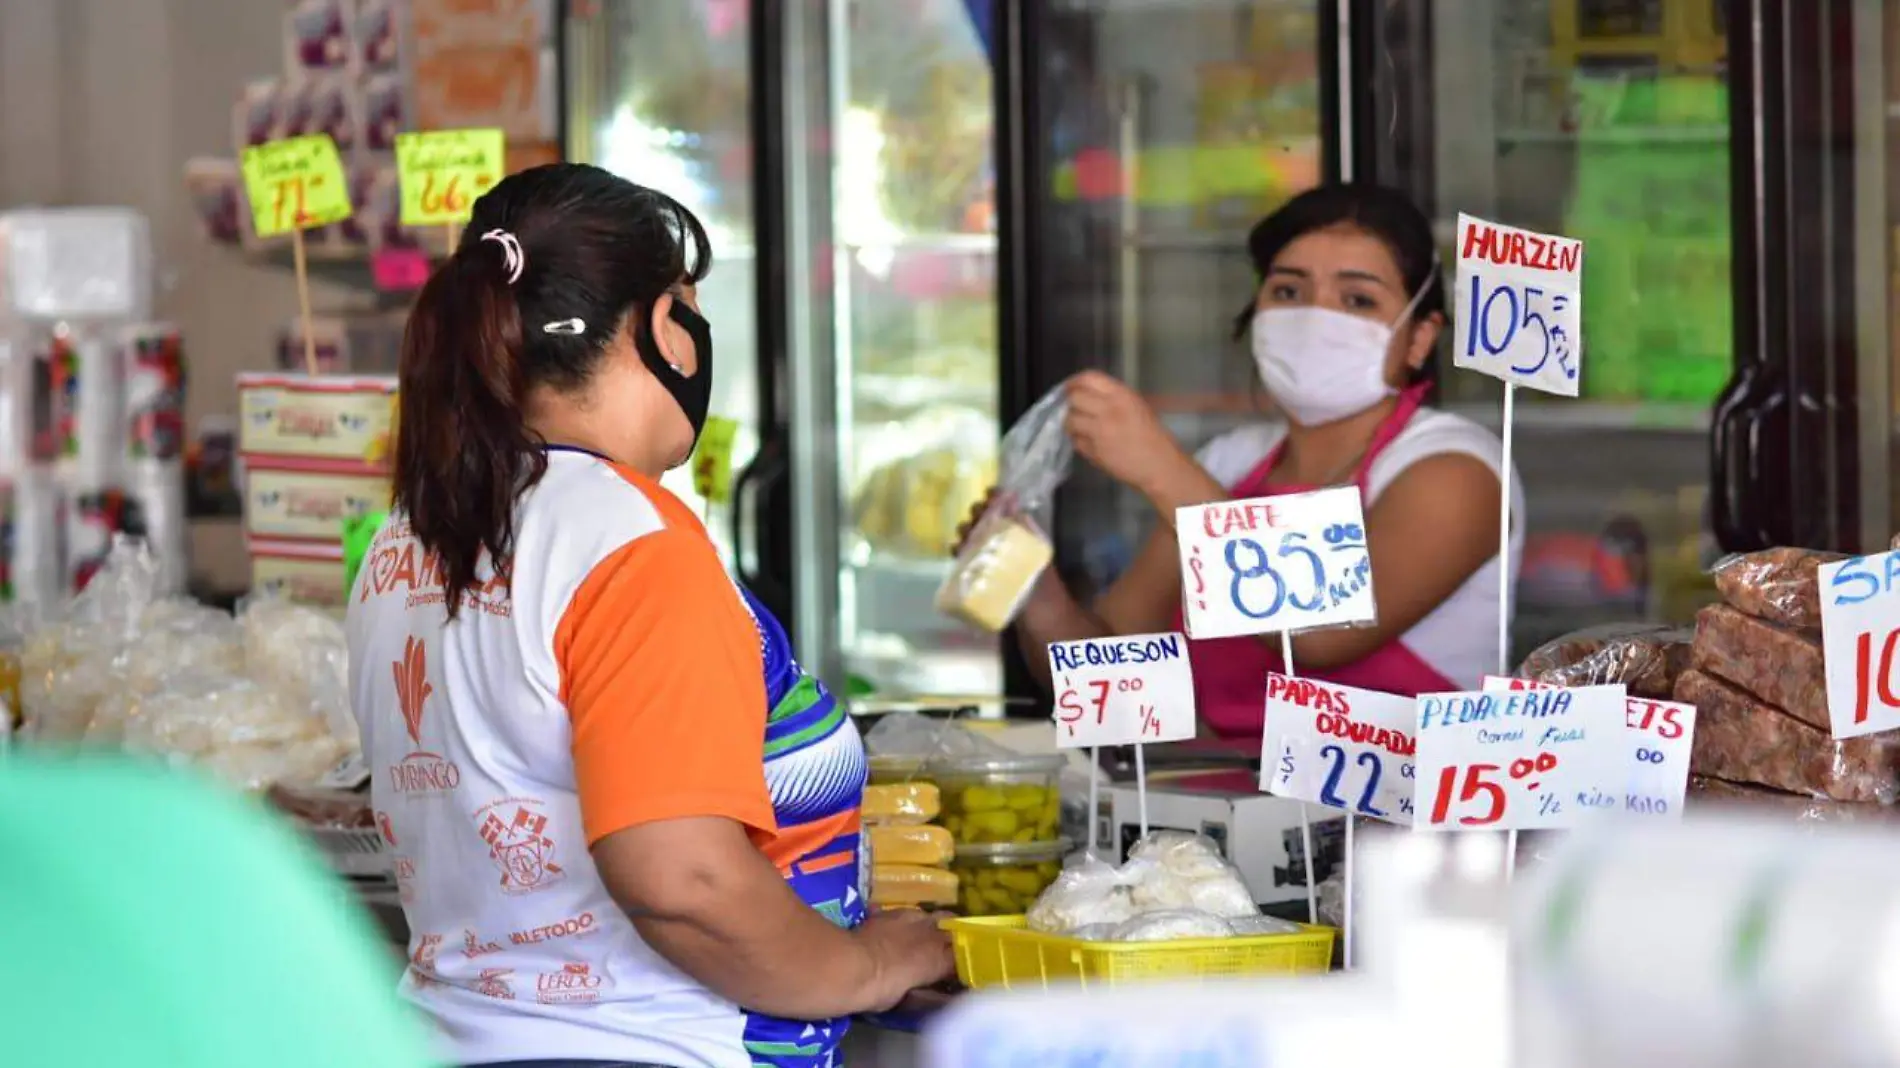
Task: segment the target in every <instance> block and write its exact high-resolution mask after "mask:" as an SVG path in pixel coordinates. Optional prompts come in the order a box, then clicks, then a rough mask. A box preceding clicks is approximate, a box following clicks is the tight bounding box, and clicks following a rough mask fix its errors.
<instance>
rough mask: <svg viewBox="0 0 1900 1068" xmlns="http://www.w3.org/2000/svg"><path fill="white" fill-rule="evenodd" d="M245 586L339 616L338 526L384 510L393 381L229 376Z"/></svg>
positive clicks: (342, 596)
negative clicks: (246, 551)
mask: <svg viewBox="0 0 1900 1068" xmlns="http://www.w3.org/2000/svg"><path fill="white" fill-rule="evenodd" d="M238 420H239V430H238V449H239V452H240V454H241V457H242V459H243V464H244V531H245V536H246V540H247V543H248V545H249V548H250V555H251V588H252V589H253V590H254V591H256V592H260V593H269V594H275V595H278V596H283V597H287V598H289V599H291V600H293V601H296V602H299V603H302V604H310V605H317V606H322V607H328V608H336V609H339V610H340V609H341V608H342V607H343V603H344V599H345V596H346V594H347V592H348V591H347V589H346V588H345V586H344V565H343V523H344V521H345V520H348V519H353V518H356V517H359V516H362V515H366V514H369V513H372V512H379V511H383V510H385V509H387V508H388V507H389V494H390V460H391V455H390V446H391V442H392V440H393V435H394V431H395V422H396V379H395V377H394V376H390V375H322V376H317V377H311V376H308V375H294V374H276V373H246V374H241V375H239V376H238Z"/></svg>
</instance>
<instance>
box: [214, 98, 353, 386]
mask: <svg viewBox="0 0 1900 1068" xmlns="http://www.w3.org/2000/svg"><path fill="white" fill-rule="evenodd" d="M240 166H241V168H242V170H243V173H244V195H245V198H246V199H248V200H249V201H250V202H251V226H252V229H254V230H256V231H257V236H258V237H277V236H279V235H281V234H289V235H290V257H291V264H292V267H293V268H294V269H295V271H296V273H297V315H298V320H299V323H300V324H301V326H302V329H303V363H304V370H305V371H306V372H308V373H309V374H312V375H314V374H316V373H317V371H318V367H317V335H316V331H315V330H314V329H313V328H312V326H311V321H310V320H311V316H310V263H309V258H308V255H307V253H306V252H305V250H304V238H303V232H304V231H305V230H308V229H313V228H316V227H322V226H329V225H330V224H331V223H336V222H341V221H343V220H344V219H347V218H349V217H350V213H351V210H352V209H351V207H350V189H349V183H348V182H347V181H346V180H345V179H344V177H343V158H342V157H341V156H339V155H338V154H337V150H336V142H334V141H332V140H330V135H329V134H309V135H307V136H304V137H292V138H287V139H285V140H282V141H271V142H268V143H266V144H262V145H253V146H251V147H249V148H246V149H245V150H244V156H243V159H242V160H241V161H240Z"/></svg>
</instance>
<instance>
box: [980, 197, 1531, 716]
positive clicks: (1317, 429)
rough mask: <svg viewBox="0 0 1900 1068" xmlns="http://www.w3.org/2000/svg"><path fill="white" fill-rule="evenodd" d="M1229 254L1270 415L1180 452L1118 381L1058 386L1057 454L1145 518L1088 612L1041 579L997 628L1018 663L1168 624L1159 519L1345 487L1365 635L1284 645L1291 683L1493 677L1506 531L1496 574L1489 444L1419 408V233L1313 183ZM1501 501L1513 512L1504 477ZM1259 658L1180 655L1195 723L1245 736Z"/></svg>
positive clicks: (1458, 685)
mask: <svg viewBox="0 0 1900 1068" xmlns="http://www.w3.org/2000/svg"><path fill="white" fill-rule="evenodd" d="M1247 245H1248V250H1249V252H1250V253H1251V254H1252V257H1253V262H1254V267H1255V269H1256V271H1257V272H1258V274H1259V276H1260V279H1261V282H1260V288H1259V290H1258V291H1257V292H1256V293H1255V295H1254V300H1253V302H1252V304H1251V305H1250V306H1249V307H1248V308H1247V310H1246V311H1245V312H1244V313H1243V314H1242V316H1241V318H1240V322H1239V324H1238V325H1239V327H1240V332H1241V333H1242V334H1243V336H1246V337H1247V338H1249V339H1250V340H1251V343H1252V350H1253V358H1254V362H1255V365H1256V366H1257V368H1258V370H1259V374H1260V380H1261V383H1262V384H1263V385H1264V386H1265V388H1266V392H1267V395H1268V397H1269V399H1270V400H1271V402H1272V408H1273V413H1272V415H1273V417H1272V418H1271V419H1270V420H1265V421H1262V422H1260V423H1257V424H1254V425H1249V426H1245V427H1242V428H1240V429H1238V430H1236V431H1233V432H1231V433H1229V434H1225V435H1223V436H1221V437H1219V438H1216V439H1215V440H1214V441H1212V442H1210V443H1209V444H1208V445H1207V446H1206V447H1204V448H1202V449H1201V450H1200V451H1199V452H1198V453H1193V454H1190V453H1189V452H1187V450H1185V449H1184V448H1182V446H1181V445H1180V444H1179V443H1177V442H1176V441H1175V440H1174V439H1173V437H1172V436H1170V435H1169V433H1168V431H1167V430H1166V429H1165V428H1164V427H1163V426H1162V425H1161V421H1160V420H1159V419H1158V418H1157V417H1156V416H1155V413H1154V411H1153V409H1151V408H1150V407H1149V406H1148V404H1147V402H1146V401H1145V400H1143V399H1142V396H1141V395H1140V394H1139V393H1137V392H1135V391H1134V390H1133V389H1131V388H1130V387H1129V386H1127V385H1126V384H1124V383H1122V382H1120V381H1117V380H1116V379H1114V378H1112V377H1109V376H1108V375H1105V374H1102V373H1100V372H1094V371H1090V372H1084V373H1083V374H1079V375H1077V376H1075V377H1074V378H1073V379H1071V380H1070V382H1069V386H1068V391H1069V402H1070V412H1069V424H1068V425H1069V431H1070V433H1071V435H1072V436H1073V437H1074V439H1075V445H1076V450H1077V451H1078V452H1079V453H1080V454H1081V455H1082V456H1083V457H1085V458H1086V459H1088V460H1089V461H1090V462H1092V463H1093V464H1094V465H1095V466H1096V467H1098V468H1100V469H1101V470H1102V471H1103V472H1105V473H1107V474H1108V475H1109V476H1111V477H1113V478H1115V479H1116V480H1118V481H1120V482H1121V483H1123V484H1124V485H1126V486H1128V487H1129V488H1130V489H1133V490H1135V491H1136V492H1138V493H1140V494H1142V495H1143V496H1144V497H1146V498H1147V499H1148V501H1149V502H1151V503H1152V504H1153V505H1154V508H1155V510H1156V512H1157V514H1158V516H1159V518H1160V522H1159V523H1158V524H1157V526H1156V528H1155V532H1154V533H1153V534H1152V535H1151V536H1150V537H1149V539H1148V541H1147V543H1146V544H1145V545H1144V546H1143V547H1142V550H1141V552H1140V553H1139V555H1138V556H1137V557H1136V558H1135V560H1134V562H1133V563H1132V564H1131V565H1130V566H1129V568H1128V570H1127V571H1126V572H1124V573H1123V574H1122V575H1121V577H1120V578H1118V579H1117V580H1116V581H1115V582H1114V583H1113V584H1112V585H1110V586H1109V587H1108V588H1107V589H1106V590H1103V591H1102V592H1101V593H1100V594H1099V595H1098V596H1096V597H1094V598H1093V599H1092V600H1090V601H1087V602H1083V601H1081V600H1079V599H1077V598H1076V597H1075V596H1074V595H1072V594H1071V593H1070V591H1069V590H1067V589H1066V588H1065V587H1064V586H1063V585H1062V583H1061V580H1060V579H1059V578H1057V577H1056V575H1055V573H1054V570H1053V569H1051V571H1050V572H1049V573H1047V574H1045V576H1044V577H1043V579H1042V581H1041V582H1040V583H1039V584H1038V586H1037V588H1036V590H1035V592H1034V593H1033V594H1032V595H1031V596H1030V599H1029V601H1028V603H1027V605H1026V606H1025V608H1024V610H1023V612H1022V614H1021V615H1020V616H1019V617H1018V620H1017V628H1016V629H1017V633H1018V638H1019V640H1020V641H1021V643H1022V645H1023V649H1024V652H1025V654H1026V656H1027V659H1028V661H1029V663H1030V664H1031V665H1033V666H1034V669H1035V670H1036V671H1038V672H1039V673H1041V672H1046V670H1047V664H1048V657H1047V655H1046V653H1045V651H1044V647H1045V646H1046V645H1047V644H1048V643H1049V642H1054V641H1065V640H1070V639H1076V638H1088V637H1102V636H1107V635H1112V634H1142V633H1151V632H1155V631H1167V630H1175V629H1179V628H1180V626H1181V574H1180V557H1179V555H1178V549H1177V547H1176V545H1175V539H1174V531H1173V526H1172V524H1173V519H1174V511H1175V509H1176V508H1178V507H1181V506H1183V505H1191V504H1203V503H1206V502H1208V501H1215V500H1224V499H1240V498H1251V497H1271V496H1274V495H1277V494H1288V493H1299V492H1303V491H1306V490H1312V489H1317V488H1320V487H1324V486H1342V485H1350V486H1357V487H1359V489H1360V492H1361V493H1362V494H1363V496H1364V500H1365V510H1366V528H1367V529H1366V537H1367V545H1368V549H1369V552H1370V554H1371V557H1372V571H1373V575H1374V580H1373V590H1374V593H1375V595H1376V597H1377V599H1378V621H1377V623H1376V624H1374V625H1373V626H1369V627H1361V628H1348V629H1340V630H1328V631H1319V632H1314V633H1310V634H1301V635H1298V636H1297V637H1295V639H1294V641H1293V657H1294V660H1295V667H1296V668H1297V669H1298V672H1299V674H1300V675H1302V676H1306V677H1311V678H1317V679H1325V680H1330V681H1334V682H1339V683H1343V684H1346V685H1350V686H1360V687H1365V688H1368V689H1375V690H1384V691H1387V692H1389V693H1397V694H1407V695H1411V694H1418V693H1429V692H1433V691H1443V690H1456V689H1475V688H1476V687H1477V686H1478V682H1479V676H1481V675H1483V674H1484V673H1486V672H1489V671H1493V670H1495V668H1496V667H1497V662H1496V657H1497V644H1496V642H1497V611H1498V607H1497V606H1498V584H1499V583H1502V582H1510V583H1513V584H1515V581H1516V576H1517V562H1518V557H1519V554H1520V552H1521V548H1522V543H1523V535H1522V533H1521V531H1518V532H1514V533H1513V535H1512V537H1511V552H1510V554H1509V560H1508V566H1505V565H1504V564H1501V562H1500V560H1499V558H1498V556H1499V554H1498V525H1497V516H1498V506H1499V498H1500V495H1501V494H1502V493H1503V487H1502V480H1501V478H1500V472H1501V471H1502V469H1503V463H1502V453H1503V449H1502V446H1501V444H1500V443H1499V441H1498V439H1497V437H1496V436H1495V435H1493V434H1492V433H1491V432H1490V431H1487V430H1485V429H1484V428H1482V427H1480V426H1478V425H1477V424H1475V423H1472V422H1470V421H1468V420H1466V419H1462V418H1460V417H1458V416H1455V415H1451V414H1449V413H1446V412H1441V411H1437V410H1434V409H1432V408H1429V407H1426V406H1425V405H1424V401H1425V393H1426V390H1427V389H1428V386H1429V380H1428V377H1427V375H1426V371H1425V368H1426V363H1427V361H1428V360H1430V358H1431V356H1432V352H1433V348H1434V346H1435V345H1436V343H1437V341H1438V338H1439V335H1440V333H1441V332H1442V331H1443V330H1444V328H1445V312H1444V308H1445V296H1444V281H1443V277H1442V273H1441V271H1440V268H1439V265H1438V254H1437V251H1436V243H1435V242H1434V241H1433V239H1432V234H1431V226H1430V224H1429V222H1428V221H1427V220H1426V218H1425V216H1424V215H1423V213H1421V212H1420V211H1419V210H1418V208H1417V207H1415V206H1414V205H1413V204H1412V203H1411V201H1409V200H1408V199H1406V198H1405V197H1404V196H1403V195H1402V194H1400V193H1397V192H1395V191H1392V190H1389V189H1383V188H1379V187H1376V186H1368V185H1350V186H1349V185H1331V186H1323V187H1320V188H1318V189H1314V190H1310V191H1308V192H1306V193H1302V194H1300V195H1299V196H1297V197H1295V198H1293V199H1292V200H1291V201H1289V202H1287V204H1286V205H1285V206H1284V207H1282V208H1280V209H1279V210H1278V211H1276V212H1274V213H1273V214H1272V215H1269V216H1267V217H1266V218H1265V219H1263V220H1261V222H1260V223H1259V224H1257V225H1256V226H1255V227H1254V229H1253V232H1252V233H1251V234H1250V235H1249V236H1248V241H1247ZM1511 493H1512V514H1513V516H1522V515H1523V493H1522V490H1521V488H1519V487H1518V486H1517V485H1516V484H1515V482H1513V484H1512V486H1511ZM1279 649H1280V637H1279V635H1278V634H1263V635H1259V636H1257V637H1244V638H1229V639H1216V640H1209V641H1195V642H1191V643H1190V651H1191V654H1192V658H1193V663H1194V681H1195V688H1196V691H1197V697H1198V704H1199V709H1200V714H1201V719H1202V722H1203V723H1204V724H1205V726H1206V727H1207V728H1210V729H1211V731H1212V732H1213V733H1215V734H1217V735H1222V736H1230V737H1237V738H1241V737H1244V738H1250V739H1252V738H1258V737H1259V733H1260V729H1261V718H1262V711H1263V705H1264V694H1265V675H1266V673H1267V672H1269V671H1282V670H1284V666H1283V665H1282V664H1281V662H1280V655H1279ZM1045 681H1046V680H1045Z"/></svg>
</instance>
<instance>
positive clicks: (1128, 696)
mask: <svg viewBox="0 0 1900 1068" xmlns="http://www.w3.org/2000/svg"><path fill="white" fill-rule="evenodd" d="M1049 678H1050V679H1051V681H1053V682H1054V684H1055V691H1056V708H1055V724H1056V745H1057V746H1059V747H1061V748H1064V749H1071V748H1079V747H1086V746H1093V745H1135V744H1137V743H1142V742H1178V741H1182V740H1184V739H1187V738H1192V737H1194V676H1193V673H1192V672H1191V671H1190V669H1189V667H1188V656H1187V640H1186V639H1185V638H1183V637H1182V636H1181V635H1179V634H1130V635H1126V636H1123V637H1117V638H1089V639H1084V640H1082V641H1073V642H1051V643H1050V644H1049Z"/></svg>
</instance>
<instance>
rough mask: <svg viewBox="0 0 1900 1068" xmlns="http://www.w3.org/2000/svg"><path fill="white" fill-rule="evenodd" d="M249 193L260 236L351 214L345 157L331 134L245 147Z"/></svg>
mask: <svg viewBox="0 0 1900 1068" xmlns="http://www.w3.org/2000/svg"><path fill="white" fill-rule="evenodd" d="M241 165H242V168H243V171H244V193H245V196H246V197H247V198H249V200H250V202H251V223H252V225H253V226H254V227H255V228H256V230H257V236H259V237H275V236H277V235H278V234H287V233H290V232H291V231H292V230H310V229H314V228H316V227H319V226H328V225H330V224H331V223H334V222H341V221H342V220H344V219H347V218H349V217H350V211H351V208H350V188H349V183H348V182H346V181H345V180H344V178H343V159H342V157H340V156H338V155H337V151H336V142H334V141H332V140H330V135H329V134H310V135H309V136H307V137H292V138H289V139H287V140H283V141H271V142H269V143H268V144H262V145H253V146H251V147H249V148H246V149H245V150H244V158H243V161H242V164H241Z"/></svg>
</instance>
